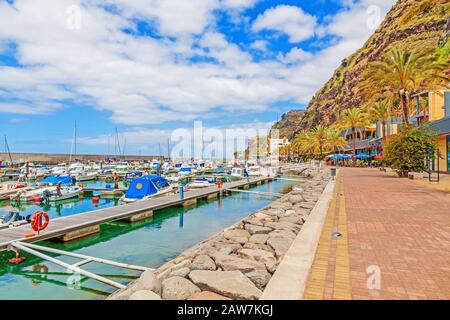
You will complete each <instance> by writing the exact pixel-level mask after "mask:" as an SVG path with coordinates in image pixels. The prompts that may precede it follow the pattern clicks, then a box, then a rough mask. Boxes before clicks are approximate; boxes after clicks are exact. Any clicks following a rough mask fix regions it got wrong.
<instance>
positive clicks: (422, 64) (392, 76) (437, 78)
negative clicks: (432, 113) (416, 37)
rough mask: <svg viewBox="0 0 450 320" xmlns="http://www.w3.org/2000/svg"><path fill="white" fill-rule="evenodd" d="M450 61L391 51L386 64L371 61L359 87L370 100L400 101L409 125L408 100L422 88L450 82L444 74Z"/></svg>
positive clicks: (434, 56) (411, 52) (419, 54)
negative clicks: (379, 98)
mask: <svg viewBox="0 0 450 320" xmlns="http://www.w3.org/2000/svg"><path fill="white" fill-rule="evenodd" d="M447 68H448V60H447V59H445V61H442V60H438V59H437V57H436V55H429V54H425V53H418V52H416V51H408V50H399V49H395V50H392V51H391V52H390V53H389V54H388V55H387V56H386V57H385V59H384V60H383V61H376V62H372V63H371V64H370V65H369V68H368V69H367V70H366V72H365V73H364V77H365V79H366V80H365V81H363V82H361V84H360V85H359V86H358V88H359V89H361V90H362V92H363V94H364V95H365V96H366V98H368V99H372V98H376V97H377V96H379V95H385V96H386V97H387V98H388V100H389V101H390V103H391V104H393V103H394V101H395V100H399V101H400V106H401V111H402V117H403V123H404V124H405V125H409V101H410V99H411V94H412V93H413V92H415V91H416V90H417V89H418V87H419V85H420V84H421V83H422V84H423V83H426V84H427V85H428V86H433V85H435V84H436V83H440V82H444V83H445V84H447V83H448V81H449V78H448V76H447V75H446V74H445V70H447Z"/></svg>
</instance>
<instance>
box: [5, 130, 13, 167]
mask: <svg viewBox="0 0 450 320" xmlns="http://www.w3.org/2000/svg"><path fill="white" fill-rule="evenodd" d="M5 153H7V154H8V156H9V161H10V162H11V164H12V163H13V160H12V156H11V150H9V144H8V139H7V138H6V134H5Z"/></svg>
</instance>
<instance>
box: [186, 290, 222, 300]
mask: <svg viewBox="0 0 450 320" xmlns="http://www.w3.org/2000/svg"><path fill="white" fill-rule="evenodd" d="M188 300H231V299H230V298H227V297H225V296H222V295H220V294H218V293H215V292H212V291H202V292H200V293H197V294H194V295H193V296H192V297H190V298H189V299H188Z"/></svg>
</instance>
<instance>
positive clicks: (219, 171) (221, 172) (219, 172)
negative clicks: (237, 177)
mask: <svg viewBox="0 0 450 320" xmlns="http://www.w3.org/2000/svg"><path fill="white" fill-rule="evenodd" d="M225 173H226V172H225V169H224V168H222V167H219V168H216V169H214V171H213V173H212V174H213V176H214V177H223V176H224V175H225Z"/></svg>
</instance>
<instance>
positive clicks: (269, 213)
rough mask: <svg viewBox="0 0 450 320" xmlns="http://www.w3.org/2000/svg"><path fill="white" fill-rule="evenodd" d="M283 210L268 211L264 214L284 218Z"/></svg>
mask: <svg viewBox="0 0 450 320" xmlns="http://www.w3.org/2000/svg"><path fill="white" fill-rule="evenodd" d="M284 212H285V211H284V209H269V210H267V211H266V213H267V214H268V215H269V216H272V217H282V216H284Z"/></svg>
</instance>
